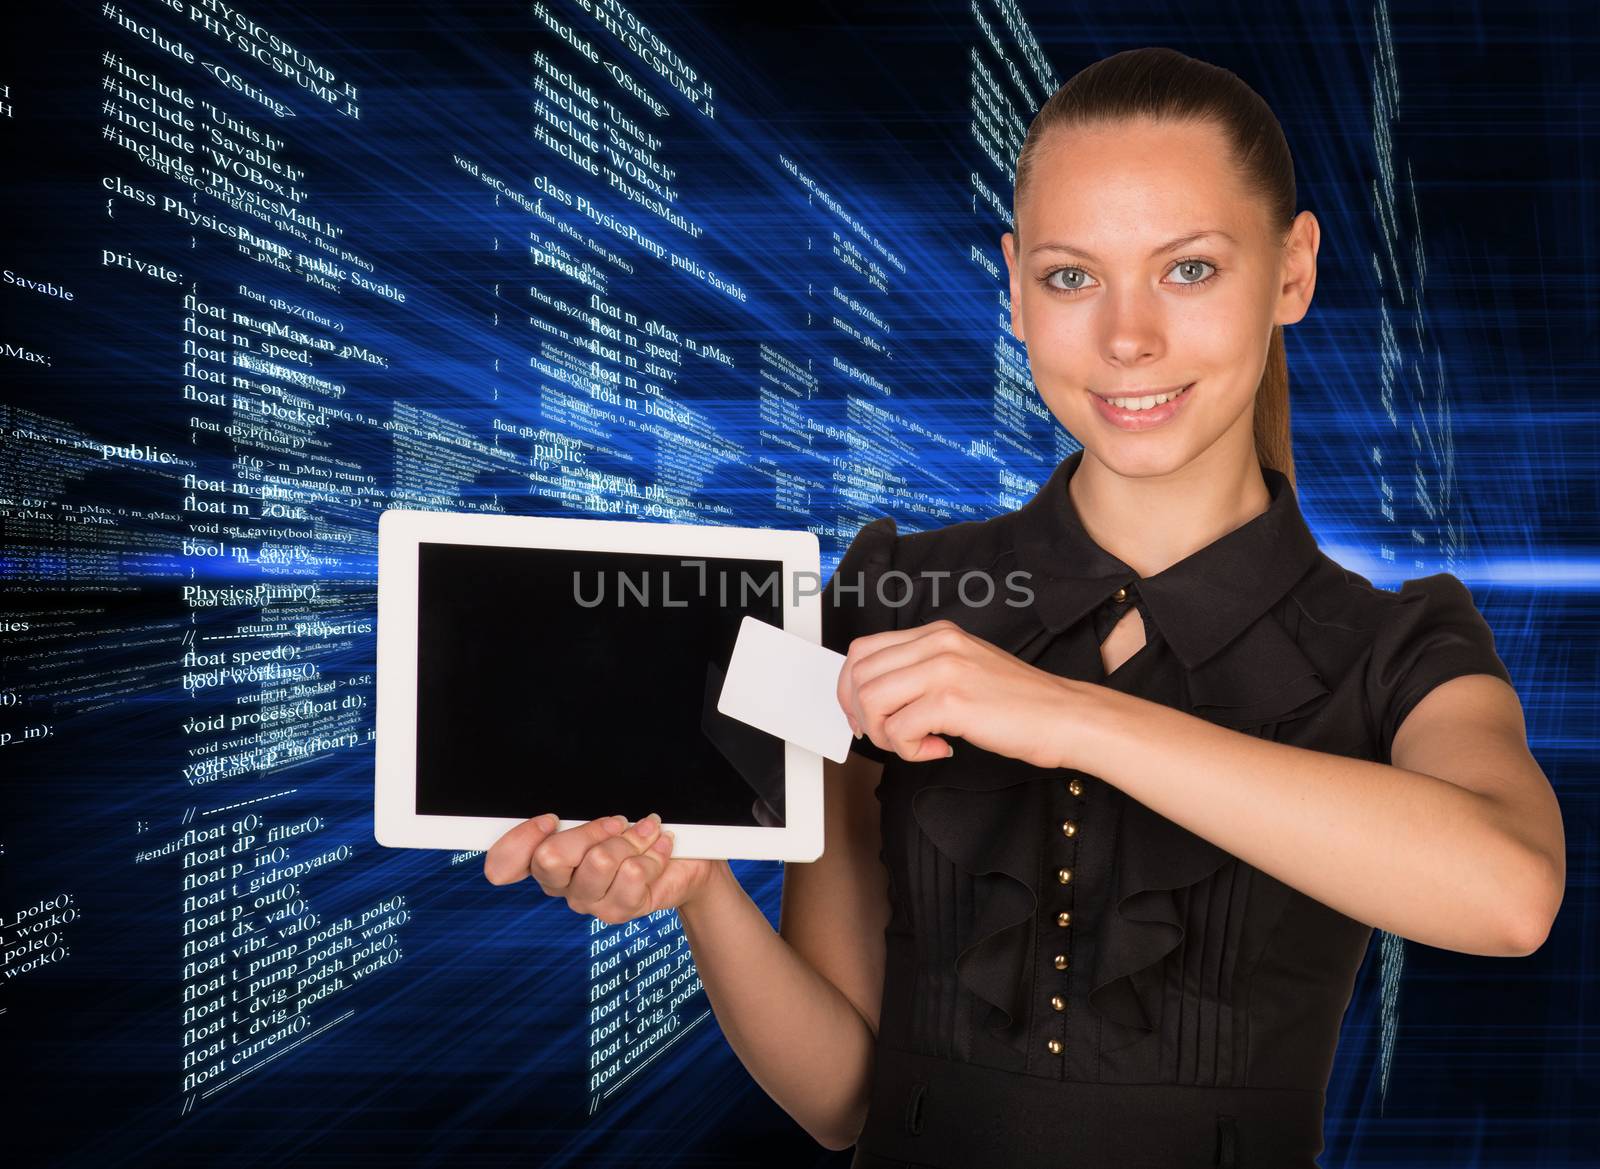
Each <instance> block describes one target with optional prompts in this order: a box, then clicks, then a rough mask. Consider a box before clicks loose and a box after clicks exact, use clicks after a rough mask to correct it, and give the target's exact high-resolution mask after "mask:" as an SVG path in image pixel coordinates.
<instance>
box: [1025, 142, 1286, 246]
mask: <svg viewBox="0 0 1600 1169" xmlns="http://www.w3.org/2000/svg"><path fill="white" fill-rule="evenodd" d="M1036 149H1037V153H1036V154H1035V155H1034V156H1033V159H1032V162H1031V164H1030V165H1031V168H1032V169H1031V170H1030V172H1029V176H1028V183H1027V187H1026V189H1025V190H1024V191H1023V200H1022V205H1021V206H1020V207H1018V208H1017V216H1018V225H1017V226H1018V228H1019V232H1018V234H1019V235H1020V236H1021V237H1022V239H1023V241H1024V246H1025V247H1029V248H1031V247H1032V246H1033V245H1034V244H1035V243H1044V242H1051V241H1057V242H1068V243H1071V244H1073V245H1074V246H1075V247H1079V248H1084V249H1087V250H1088V251H1090V252H1092V253H1093V254H1094V255H1096V256H1100V257H1106V258H1109V257H1112V256H1117V255H1128V256H1133V257H1136V258H1139V259H1143V258H1144V257H1145V255H1146V253H1147V251H1148V248H1149V247H1150V246H1153V245H1154V244H1155V243H1159V242H1164V241H1166V240H1168V239H1171V238H1173V237H1175V236H1178V235H1182V234H1185V233H1187V232H1193V231H1200V230H1203V229H1207V228H1221V229H1223V230H1226V231H1228V232H1229V233H1230V234H1232V235H1233V236H1234V237H1235V238H1237V239H1240V240H1245V239H1247V238H1248V237H1249V235H1250V233H1251V231H1252V229H1253V224H1254V219H1253V215H1254V214H1255V213H1256V211H1257V209H1256V207H1255V204H1256V202H1257V200H1256V199H1254V198H1252V196H1251V195H1250V193H1249V192H1248V191H1247V190H1246V188H1245V186H1244V183H1243V180H1242V178H1241V176H1240V175H1239V173H1238V170H1237V168H1236V166H1235V164H1234V162H1233V160H1232V158H1231V152H1232V151H1231V147H1230V145H1229V143H1228V141H1227V138H1226V137H1225V135H1224V134H1223V131H1222V129H1221V128H1220V127H1219V126H1217V125H1216V124H1215V123H1213V122H1199V123H1196V122H1189V123H1179V122H1155V121H1151V120H1148V119H1137V120H1127V121H1119V122H1116V123H1109V124H1102V125H1094V126H1073V127H1063V128H1058V129H1054V130H1051V131H1050V132H1049V133H1048V134H1046V135H1045V137H1044V138H1043V139H1042V140H1040V142H1039V144H1038V146H1037V148H1036Z"/></svg>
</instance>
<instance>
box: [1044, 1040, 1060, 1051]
mask: <svg viewBox="0 0 1600 1169" xmlns="http://www.w3.org/2000/svg"><path fill="white" fill-rule="evenodd" d="M1045 1046H1046V1047H1048V1048H1049V1049H1050V1054H1051V1055H1060V1054H1061V1051H1062V1044H1061V1040H1059V1039H1052V1040H1051V1041H1050V1042H1049V1043H1047V1044H1045Z"/></svg>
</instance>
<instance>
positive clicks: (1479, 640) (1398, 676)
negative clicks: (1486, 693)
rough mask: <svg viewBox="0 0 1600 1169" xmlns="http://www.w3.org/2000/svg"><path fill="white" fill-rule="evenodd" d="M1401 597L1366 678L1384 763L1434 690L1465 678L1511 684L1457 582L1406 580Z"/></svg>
mask: <svg viewBox="0 0 1600 1169" xmlns="http://www.w3.org/2000/svg"><path fill="white" fill-rule="evenodd" d="M1399 596H1400V600H1399V603H1397V604H1396V605H1395V606H1394V607H1393V608H1392V609H1391V610H1390V611H1389V613H1388V615H1387V616H1385V617H1384V620H1383V624H1382V625H1381V626H1380V627H1379V629H1378V634H1377V637H1376V639H1375V641H1374V642H1373V647H1372V665H1371V669H1370V672H1369V675H1368V701H1369V702H1370V703H1371V710H1372V714H1373V718H1374V720H1375V725H1376V727H1377V733H1378V751H1379V755H1378V758H1379V759H1380V760H1381V761H1382V762H1385V763H1387V762H1389V760H1390V751H1391V748H1392V747H1393V745H1394V736H1395V732H1396V731H1397V730H1399V728H1400V724H1401V723H1402V722H1404V721H1405V717H1406V715H1408V714H1410V713H1411V710H1412V708H1413V707H1415V706H1416V705H1417V703H1419V702H1421V701H1422V699H1423V698H1424V697H1425V696H1426V695H1427V694H1428V692H1429V691H1431V690H1432V689H1433V688H1434V687H1435V686H1438V685H1439V684H1441V683H1443V682H1447V681H1449V680H1450V679H1451V678H1457V677H1460V676H1461V675H1463V674H1493V675H1494V676H1495V677H1497V678H1499V679H1501V680H1502V681H1504V682H1505V683H1507V684H1508V685H1510V684H1511V673H1510V671H1509V670H1507V669H1506V665H1505V662H1503V661H1502V660H1501V659H1500V655H1499V654H1498V653H1496V652H1495V646H1494V632H1493V630H1491V629H1490V628H1489V623H1488V622H1487V621H1486V620H1484V617H1483V614H1482V613H1480V612H1479V611H1478V607H1477V605H1476V604H1475V603H1474V602H1473V600H1472V594H1471V593H1470V592H1468V591H1467V586H1466V585H1464V584H1462V583H1461V581H1460V580H1458V579H1457V578H1456V577H1455V576H1453V575H1451V574H1450V573H1448V572H1438V573H1434V574H1433V575H1432V576H1424V577H1418V578H1417V579H1416V580H1408V581H1406V582H1405V583H1404V584H1402V585H1401V586H1400V590H1399Z"/></svg>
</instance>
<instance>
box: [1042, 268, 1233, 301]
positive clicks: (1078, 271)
mask: <svg viewBox="0 0 1600 1169" xmlns="http://www.w3.org/2000/svg"><path fill="white" fill-rule="evenodd" d="M1198 268H1209V269H1211V274H1210V275H1209V276H1201V277H1199V278H1198V279H1193V280H1178V281H1176V285H1177V287H1179V288H1197V287H1199V286H1200V285H1202V284H1209V283H1210V282H1211V281H1212V280H1214V279H1216V276H1217V273H1218V272H1219V271H1221V269H1220V268H1218V267H1217V266H1216V265H1215V264H1213V263H1212V262H1211V261H1210V260H1198V259H1196V260H1179V261H1178V262H1177V263H1176V264H1174V265H1173V266H1172V271H1174V272H1187V273H1192V272H1193V271H1194V270H1195V269H1198ZM1063 273H1069V274H1071V275H1072V278H1073V279H1074V280H1076V281H1077V283H1074V284H1070V285H1061V284H1057V283H1055V277H1056V276H1058V275H1061V274H1063ZM1087 278H1088V273H1087V272H1085V271H1084V270H1083V269H1082V268H1073V267H1067V268H1052V269H1051V270H1050V271H1048V272H1046V273H1045V274H1044V275H1043V276H1041V277H1039V283H1040V284H1042V285H1043V286H1044V287H1045V288H1047V289H1049V290H1050V291H1051V292H1053V293H1055V294H1056V295H1057V296H1075V295H1077V294H1078V293H1080V292H1082V291H1083V290H1084V289H1085V288H1086V287H1088V285H1086V284H1085V283H1083V281H1084V280H1086V279H1087Z"/></svg>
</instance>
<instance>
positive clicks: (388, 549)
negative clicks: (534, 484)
mask: <svg viewBox="0 0 1600 1169" xmlns="http://www.w3.org/2000/svg"><path fill="white" fill-rule="evenodd" d="M425 542H427V543H444V544H476V545H493V546H499V547H512V548H573V549H584V550H590V551H609V552H648V553H656V554H660V555H668V556H683V557H686V558H700V557H707V558H710V557H730V558H739V559H747V560H774V561H781V562H782V564H783V589H782V592H783V608H782V615H783V627H784V629H786V630H787V631H789V632H790V633H793V634H796V635H798V636H800V637H804V638H805V639H806V640H808V641H811V642H814V643H818V644H820V643H821V640H822V601H821V582H820V579H819V569H820V563H821V554H820V549H819V547H818V542H817V537H816V535H815V534H814V533H812V532H806V531H782V530H778V529H771V528H732V527H715V526H709V525H701V524H677V523H649V522H643V521H634V520H591V519H577V518H567V517H559V516H513V515H491V514H479V513H460V512H439V511H416V510H410V509H405V508H389V509H387V510H385V511H384V512H382V513H381V514H380V515H379V517H378V672H377V683H376V689H377V708H378V709H377V716H376V722H377V742H376V785H375V791H374V801H373V836H374V837H375V839H376V840H377V842H378V843H379V844H381V845H384V846H386V847H389V848H441V849H456V850H486V849H488V848H489V846H490V845H492V844H493V843H494V842H495V841H496V840H498V839H499V838H500V837H501V836H502V835H503V834H504V833H505V832H506V831H507V830H509V829H511V828H513V827H515V826H516V825H517V824H520V823H522V821H521V820H518V819H502V818H498V817H485V816H422V815H418V814H417V810H416V795H417V793H416V759H417V741H416V737H417V557H418V546H419V545H420V544H422V543H425ZM806 574H809V576H807V575H806ZM797 586H798V587H797ZM784 747H785V754H784V773H785V790H784V812H785V817H784V819H785V823H784V826H783V827H782V828H761V827H748V828H746V827H739V826H734V825H728V824H693V823H682V822H672V821H669V822H667V823H666V824H665V825H664V827H666V828H670V829H671V830H672V831H673V833H674V834H675V840H674V846H673V855H674V856H681V857H686V858H687V857H708V858H718V859H748V860H782V861H801V862H806V861H814V860H816V859H817V858H818V857H819V856H821V855H822V845H823V839H822V821H823V811H822V756H821V755H818V754H816V753H815V752H812V751H808V750H806V749H805V748H803V747H799V746H796V745H795V744H793V743H785V744H784ZM543 810H549V811H553V812H555V813H556V814H557V815H560V814H561V809H560V808H559V807H554V808H549V809H536V810H535V812H533V813H530V814H536V813H537V812H538V811H543ZM652 810H653V809H650V808H615V809H611V810H610V811H608V812H606V813H603V814H606V815H610V814H614V813H621V814H622V815H624V816H627V817H628V819H629V820H630V821H631V820H634V819H637V818H638V817H640V816H644V815H646V814H648V813H649V812H650V811H652ZM581 823H584V821H583V820H567V819H563V820H562V821H561V827H562V828H572V827H576V826H577V825H578V824H581Z"/></svg>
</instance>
